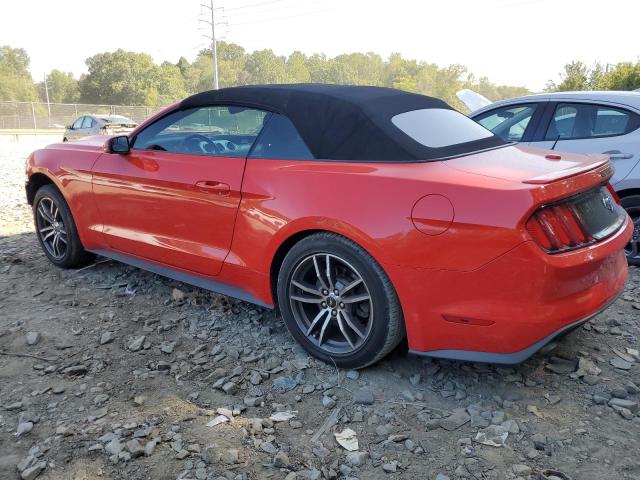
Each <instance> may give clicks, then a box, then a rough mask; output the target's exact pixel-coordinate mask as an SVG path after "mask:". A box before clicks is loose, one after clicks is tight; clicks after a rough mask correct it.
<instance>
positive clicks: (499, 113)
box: [458, 90, 640, 265]
mask: <svg viewBox="0 0 640 480" xmlns="http://www.w3.org/2000/svg"><path fill="white" fill-rule="evenodd" d="M458 93H459V95H458V96H459V97H460V99H461V100H462V101H463V102H464V103H465V104H466V105H467V106H468V107H469V109H470V110H472V112H471V114H470V117H471V118H473V119H474V120H475V121H477V122H478V123H480V124H481V125H483V126H484V127H486V128H488V129H489V130H491V131H492V132H493V133H495V134H496V135H498V136H499V137H501V138H502V139H503V140H505V141H509V142H521V143H524V144H526V145H532V146H536V147H543V148H553V149H554V150H558V151H563V152H575V153H604V154H607V155H609V158H610V159H611V160H613V164H614V168H615V170H614V174H613V177H612V179H611V184H612V185H613V188H614V189H615V190H616V193H617V194H618V196H619V197H620V198H621V200H622V205H623V206H624V208H625V209H626V210H627V213H629V215H630V216H631V218H632V219H633V222H634V224H635V230H634V234H633V238H632V240H631V241H630V242H629V244H628V245H627V246H626V248H625V251H626V253H627V258H628V260H629V263H631V264H633V265H640V128H639V127H640V92H557V93H545V94H541V95H529V96H525V97H518V98H512V99H509V100H503V101H500V102H496V103H491V102H490V101H489V100H487V99H486V98H484V97H482V96H480V95H478V94H475V92H471V91H469V90H465V91H461V92H458Z"/></svg>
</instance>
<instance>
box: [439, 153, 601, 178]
mask: <svg viewBox="0 0 640 480" xmlns="http://www.w3.org/2000/svg"><path fill="white" fill-rule="evenodd" d="M608 161H609V160H608V158H607V156H606V155H583V154H575V153H567V152H562V153H560V152H555V151H550V150H544V149H541V148H534V147H525V146H522V145H517V146H509V147H504V148H498V149H495V150H490V151H487V152H482V153H478V154H474V155H466V156H463V157H458V158H453V159H451V160H446V161H444V164H445V165H447V166H448V167H450V168H453V169H456V170H461V171H464V172H467V173H473V174H476V175H482V176H485V177H493V178H499V179H502V180H507V181H513V182H520V183H529V184H548V183H552V182H555V181H557V180H562V179H565V178H568V177H572V176H574V175H579V174H581V173H584V172H588V171H590V170H594V169H596V168H598V167H601V166H603V165H605V164H606V163H607V162H608Z"/></svg>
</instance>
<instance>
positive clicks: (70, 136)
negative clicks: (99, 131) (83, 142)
mask: <svg viewBox="0 0 640 480" xmlns="http://www.w3.org/2000/svg"><path fill="white" fill-rule="evenodd" d="M82 122H84V117H79V118H77V119H76V121H75V122H73V123H72V124H71V128H69V129H68V130H67V132H66V136H67V140H75V139H77V138H80V137H81V132H82Z"/></svg>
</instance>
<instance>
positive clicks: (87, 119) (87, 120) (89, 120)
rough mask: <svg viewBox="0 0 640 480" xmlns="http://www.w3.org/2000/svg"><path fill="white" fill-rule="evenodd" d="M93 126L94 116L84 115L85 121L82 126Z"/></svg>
mask: <svg viewBox="0 0 640 480" xmlns="http://www.w3.org/2000/svg"><path fill="white" fill-rule="evenodd" d="M92 126H93V118H91V117H84V121H83V122H82V128H91V127H92Z"/></svg>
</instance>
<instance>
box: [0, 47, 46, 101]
mask: <svg viewBox="0 0 640 480" xmlns="http://www.w3.org/2000/svg"><path fill="white" fill-rule="evenodd" d="M37 99H38V92H37V90H36V87H35V85H34V84H33V79H32V78H31V74H30V73H29V55H27V52H26V51H25V50H24V49H22V48H11V47H10V46H9V45H3V46H0V100H18V101H34V100H37Z"/></svg>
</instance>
